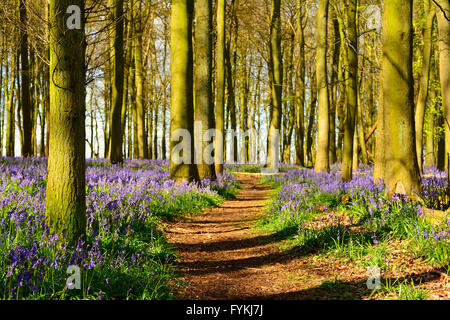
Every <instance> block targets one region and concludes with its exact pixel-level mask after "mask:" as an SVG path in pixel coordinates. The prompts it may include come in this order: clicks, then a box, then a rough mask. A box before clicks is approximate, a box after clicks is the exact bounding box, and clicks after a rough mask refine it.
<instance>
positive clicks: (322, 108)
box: [314, 0, 330, 172]
mask: <svg viewBox="0 0 450 320" xmlns="http://www.w3.org/2000/svg"><path fill="white" fill-rule="evenodd" d="M328 5H329V1H328V0H319V8H318V11H317V49H316V77H317V90H318V96H319V100H318V103H319V107H318V110H319V115H318V117H319V118H318V137H317V151H316V163H315V166H314V171H316V172H321V171H326V172H328V171H329V170H330V165H329V159H328V156H329V153H328V152H329V150H328V145H329V144H328V142H329V140H328V139H329V118H328V110H329V109H330V107H329V105H330V104H329V100H328V99H329V97H328V81H327V75H328V72H327V37H328V31H327V24H328Z"/></svg>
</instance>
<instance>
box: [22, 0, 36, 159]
mask: <svg viewBox="0 0 450 320" xmlns="http://www.w3.org/2000/svg"><path fill="white" fill-rule="evenodd" d="M19 15H20V23H21V28H20V32H19V33H20V62H21V74H20V76H21V85H22V89H21V93H22V94H21V101H20V106H21V110H22V117H23V118H22V121H23V123H22V125H23V145H22V156H24V157H31V156H32V155H33V150H32V146H31V108H32V105H31V97H30V65H29V62H28V34H27V31H26V24H27V8H26V6H25V2H24V0H19Z"/></svg>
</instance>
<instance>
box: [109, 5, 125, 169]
mask: <svg viewBox="0 0 450 320" xmlns="http://www.w3.org/2000/svg"><path fill="white" fill-rule="evenodd" d="M109 6H110V10H111V13H110V20H111V23H112V28H113V30H112V33H111V53H110V57H111V71H112V77H111V118H110V121H109V123H110V130H109V132H110V136H111V140H110V143H109V157H110V161H111V163H119V162H122V161H123V155H122V143H123V135H122V108H124V109H125V106H124V105H123V102H124V101H123V89H124V88H123V85H124V50H123V26H124V23H123V21H124V19H123V0H109Z"/></svg>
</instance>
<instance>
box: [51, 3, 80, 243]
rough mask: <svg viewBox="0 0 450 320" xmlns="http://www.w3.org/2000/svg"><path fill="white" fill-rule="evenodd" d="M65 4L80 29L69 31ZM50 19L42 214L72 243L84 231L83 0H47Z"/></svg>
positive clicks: (54, 229) (53, 228)
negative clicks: (74, 11) (77, 13)
mask: <svg viewBox="0 0 450 320" xmlns="http://www.w3.org/2000/svg"><path fill="white" fill-rule="evenodd" d="M69 5H78V7H79V8H81V29H73V30H68V29H67V27H66V18H67V15H66V14H65V12H66V11H67V7H68V6H69ZM50 23H51V32H50V99H51V100H50V101H51V107H50V126H51V129H50V154H49V159H48V176H47V195H46V210H45V214H46V217H47V221H48V222H49V227H50V230H51V231H52V232H55V233H57V234H59V235H64V237H65V240H66V241H68V242H69V243H72V244H75V243H76V241H77V240H78V239H79V237H80V236H83V235H84V234H85V232H86V196H85V192H86V190H85V95H86V92H85V71H86V69H85V50H86V41H85V36H84V0H50ZM69 88H70V90H69Z"/></svg>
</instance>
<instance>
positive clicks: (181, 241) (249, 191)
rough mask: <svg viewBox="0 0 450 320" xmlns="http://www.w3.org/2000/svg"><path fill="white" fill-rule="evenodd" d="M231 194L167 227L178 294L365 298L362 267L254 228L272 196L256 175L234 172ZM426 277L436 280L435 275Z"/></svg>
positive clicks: (198, 296)
mask: <svg viewBox="0 0 450 320" xmlns="http://www.w3.org/2000/svg"><path fill="white" fill-rule="evenodd" d="M237 178H238V180H239V182H240V184H241V187H242V190H240V192H239V194H238V195H237V197H236V199H231V200H228V201H225V202H224V203H223V204H222V206H221V207H219V208H212V209H210V210H207V211H205V212H204V213H203V214H202V215H199V216H193V217H191V218H188V219H185V220H181V221H177V222H174V223H170V224H169V225H167V226H166V230H165V232H166V236H167V239H168V241H169V243H171V244H173V245H174V246H175V249H176V251H177V252H178V257H179V261H178V262H179V266H178V267H179V269H180V271H181V275H180V277H179V278H178V280H181V282H182V283H184V284H185V285H176V287H175V291H176V292H175V294H176V296H177V298H179V299H186V300H216V299H226V300H233V299H365V298H368V295H369V294H370V291H369V292H368V290H367V287H366V280H367V277H366V275H365V270H364V269H361V268H357V269H355V268H354V267H353V268H349V266H348V265H346V264H341V263H339V262H338V261H334V260H333V261H330V260H329V259H326V258H319V257H317V255H314V254H305V253H302V252H301V249H299V248H298V247H294V248H293V249H286V250H284V249H281V246H283V242H284V240H286V239H287V238H289V237H291V235H288V234H286V235H284V236H283V234H278V235H274V234H266V233H264V232H262V231H260V229H258V228H256V224H257V222H258V220H259V219H260V218H261V217H262V216H263V215H264V214H265V213H266V206H267V204H268V201H269V199H270V196H271V189H270V187H269V186H267V185H264V184H262V183H260V182H259V180H260V175H257V174H238V175H237ZM431 278H432V279H430V280H437V279H436V275H435V276H432V277H431Z"/></svg>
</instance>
